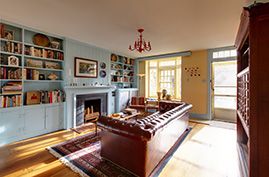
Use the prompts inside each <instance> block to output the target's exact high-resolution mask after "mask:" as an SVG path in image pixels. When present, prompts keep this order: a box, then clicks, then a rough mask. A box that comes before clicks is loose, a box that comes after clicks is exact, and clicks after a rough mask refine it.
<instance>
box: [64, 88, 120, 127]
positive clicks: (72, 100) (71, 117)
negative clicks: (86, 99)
mask: <svg viewBox="0 0 269 177" xmlns="http://www.w3.org/2000/svg"><path fill="white" fill-rule="evenodd" d="M64 89H65V94H66V109H65V128H66V129H68V128H74V127H75V126H76V121H75V118H76V117H75V116H76V115H75V114H76V96H77V95H84V94H97V93H107V110H108V114H111V111H110V110H111V106H114V105H112V104H111V103H112V100H111V99H112V91H114V90H115V87H114V86H65V87H64Z"/></svg>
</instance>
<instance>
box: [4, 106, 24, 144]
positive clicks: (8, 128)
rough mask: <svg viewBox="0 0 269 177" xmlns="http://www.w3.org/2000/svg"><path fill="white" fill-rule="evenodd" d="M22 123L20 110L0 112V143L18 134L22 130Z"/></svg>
mask: <svg viewBox="0 0 269 177" xmlns="http://www.w3.org/2000/svg"><path fill="white" fill-rule="evenodd" d="M7 109H9V108H7ZM23 123H24V121H23V118H22V115H21V110H13V111H7V112H0V144H6V143H7V142H8V139H11V138H15V137H17V136H19V135H20V134H21V132H22V130H23V126H24V124H23Z"/></svg>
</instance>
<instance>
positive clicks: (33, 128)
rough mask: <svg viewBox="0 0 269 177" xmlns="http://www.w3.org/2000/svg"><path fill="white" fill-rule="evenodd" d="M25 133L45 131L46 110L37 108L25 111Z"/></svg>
mask: <svg viewBox="0 0 269 177" xmlns="http://www.w3.org/2000/svg"><path fill="white" fill-rule="evenodd" d="M24 119H25V127H24V130H25V133H26V134H28V133H32V132H37V131H38V132H40V131H43V130H45V128H46V127H45V108H43V107H37V108H31V109H28V108H27V109H25V110H24Z"/></svg>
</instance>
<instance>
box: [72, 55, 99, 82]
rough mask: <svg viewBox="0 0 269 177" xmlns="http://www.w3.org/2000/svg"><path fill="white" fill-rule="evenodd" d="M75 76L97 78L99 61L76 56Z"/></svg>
mask: <svg viewBox="0 0 269 177" xmlns="http://www.w3.org/2000/svg"><path fill="white" fill-rule="evenodd" d="M75 77H84V78H97V77H98V61H96V60H91V59H86V58H80V57H75Z"/></svg>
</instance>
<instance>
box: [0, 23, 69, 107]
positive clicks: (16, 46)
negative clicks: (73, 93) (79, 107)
mask: <svg viewBox="0 0 269 177" xmlns="http://www.w3.org/2000/svg"><path fill="white" fill-rule="evenodd" d="M63 74H64V39H63V38H62V37H59V36H55V35H50V34H46V33H43V32H39V31H37V30H33V29H30V28H27V27H23V26H19V25H14V24H11V23H9V22H5V21H0V87H1V90H0V109H6V108H10V107H24V106H31V105H27V101H26V100H27V97H26V95H27V93H29V92H40V93H41V94H42V93H44V92H46V91H47V92H49V93H50V92H52V93H54V92H53V91H55V90H58V91H59V90H60V91H61V94H60V95H58V96H61V99H57V102H58V101H59V102H64V94H63V91H62V90H63V82H64V75H63ZM42 91H44V92H42ZM57 93H58V92H57ZM43 96H44V95H43ZM55 96H57V95H55ZM28 97H29V96H28ZM41 97H42V95H41ZM41 99H42V98H41ZM41 103H42V101H40V104H41ZM51 103H52V102H50V101H49V102H48V103H45V102H43V104H51Z"/></svg>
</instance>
